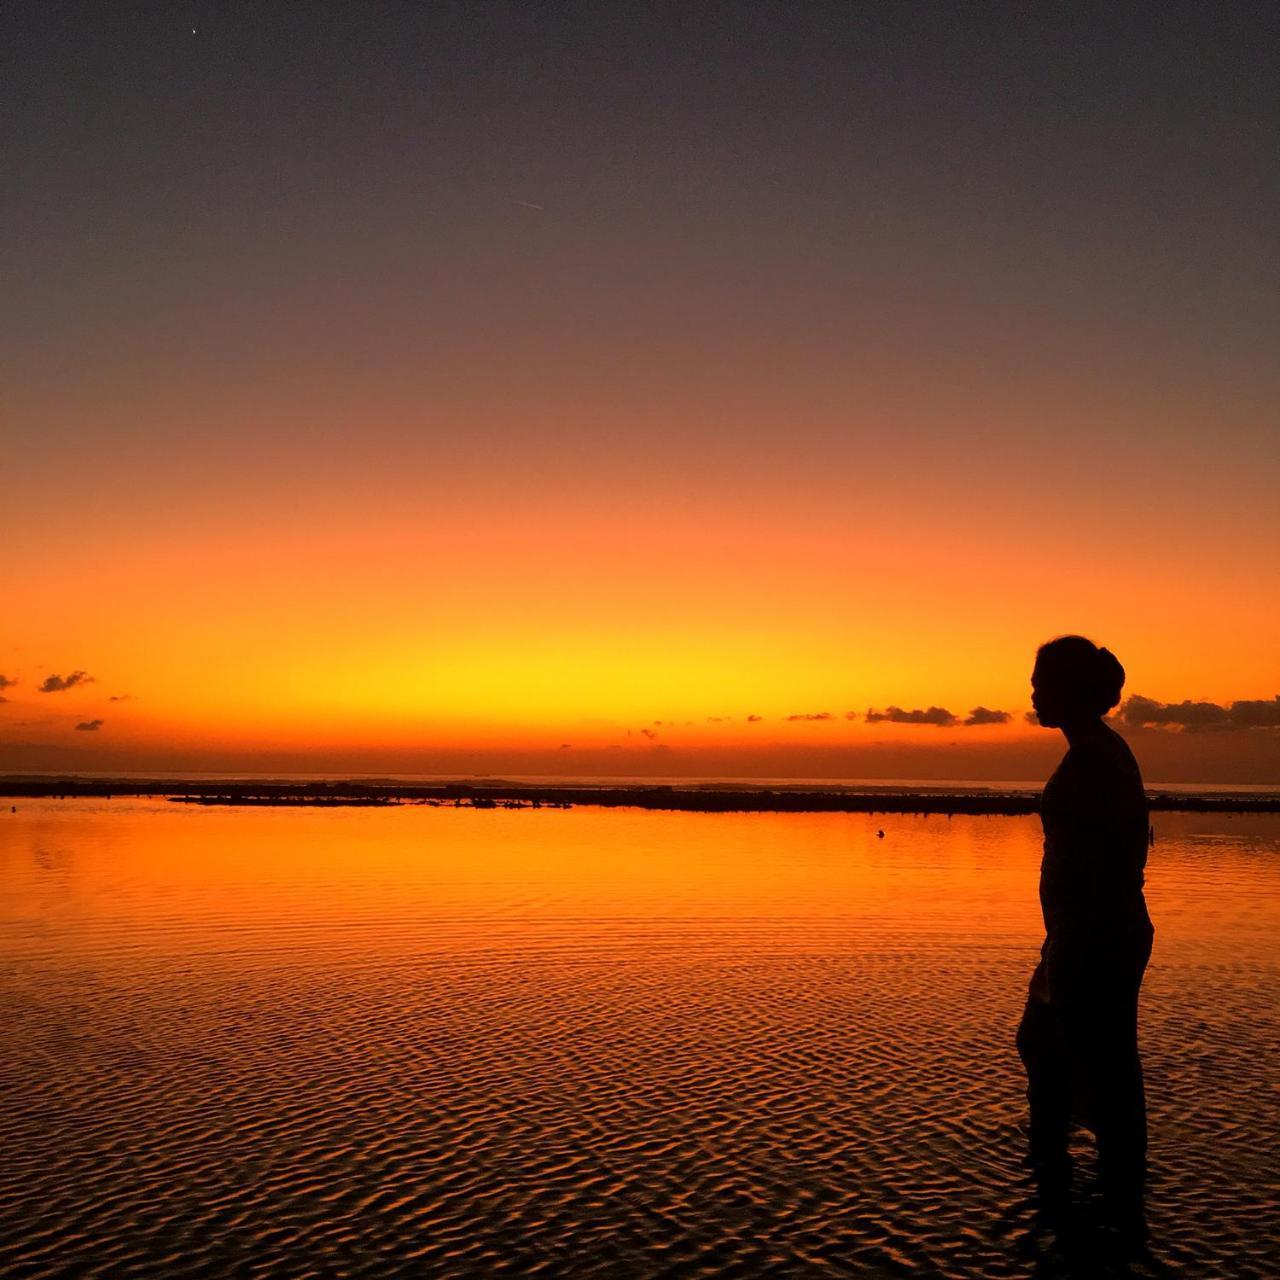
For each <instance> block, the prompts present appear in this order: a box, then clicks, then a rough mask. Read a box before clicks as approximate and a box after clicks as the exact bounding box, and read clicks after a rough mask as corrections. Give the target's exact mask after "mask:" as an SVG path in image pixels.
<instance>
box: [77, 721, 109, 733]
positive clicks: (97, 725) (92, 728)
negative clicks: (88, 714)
mask: <svg viewBox="0 0 1280 1280" xmlns="http://www.w3.org/2000/svg"><path fill="white" fill-rule="evenodd" d="M104 724H106V721H105V720H81V721H80V723H79V724H78V725H76V728H77V729H79V730H80V732H81V733H96V732H97V731H98V730H99V729H101V728H102V726H103V725H104Z"/></svg>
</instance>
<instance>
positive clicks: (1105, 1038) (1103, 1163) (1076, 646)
mask: <svg viewBox="0 0 1280 1280" xmlns="http://www.w3.org/2000/svg"><path fill="white" fill-rule="evenodd" d="M1123 685H1124V668H1123V667H1122V666H1121V665H1120V663H1119V662H1118V661H1117V659H1116V658H1115V656H1114V655H1113V654H1112V653H1111V652H1110V651H1109V650H1107V649H1099V648H1098V647H1097V646H1095V645H1094V644H1093V642H1092V641H1089V640H1086V639H1084V637H1083V636H1062V637H1060V638H1059V639H1057V640H1051V641H1050V642H1049V643H1048V644H1045V645H1042V646H1041V647H1040V650H1039V652H1038V653H1037V654H1036V662H1035V670H1034V671H1033V672H1032V676H1031V686H1032V699H1031V701H1032V705H1033V706H1034V708H1035V711H1036V715H1037V717H1038V718H1039V721H1040V723H1041V724H1042V725H1044V726H1045V727H1046V728H1050V729H1061V730H1062V732H1063V734H1064V735H1065V736H1066V739H1067V744H1068V747H1067V753H1066V755H1065V756H1063V758H1062V762H1061V764H1059V765H1058V768H1057V769H1056V770H1055V771H1054V774H1053V776H1052V777H1051V778H1050V779H1049V781H1048V783H1047V784H1046V785H1045V789H1044V796H1043V799H1042V801H1041V817H1042V821H1043V824H1044V859H1043V861H1042V863H1041V866H1040V905H1041V909H1042V910H1043V913H1044V926H1045V940H1044V946H1043V948H1042V949H1041V959H1040V963H1039V965H1037V967H1036V970H1035V973H1034V974H1033V975H1032V977H1031V984H1030V990H1029V992H1028V997H1027V1006H1026V1010H1025V1012H1024V1013H1023V1015H1022V1022H1021V1025H1020V1026H1019V1027H1018V1052H1019V1054H1020V1055H1021V1057H1022V1061H1023V1064H1024V1066H1025V1067H1026V1070H1027V1100H1028V1101H1029V1102H1030V1104H1031V1160H1032V1164H1033V1166H1034V1167H1035V1169H1036V1173H1037V1176H1038V1180H1039V1183H1040V1186H1041V1190H1042V1192H1043V1193H1044V1195H1045V1197H1046V1199H1047V1200H1049V1201H1051V1202H1057V1203H1059V1204H1060V1203H1061V1200H1060V1197H1063V1196H1065V1193H1066V1190H1067V1187H1068V1185H1069V1182H1070V1177H1071V1162H1070V1158H1069V1156H1068V1154H1067V1137H1068V1132H1069V1129H1070V1126H1071V1123H1072V1121H1073V1119H1079V1120H1081V1121H1083V1123H1085V1124H1086V1125H1087V1126H1088V1127H1089V1128H1091V1129H1092V1130H1093V1131H1094V1134H1095V1136H1096V1138H1097V1144H1098V1178H1099V1184H1100V1190H1101V1191H1102V1196H1103V1205H1104V1208H1105V1209H1106V1210H1107V1212H1108V1216H1109V1217H1110V1218H1111V1219H1112V1220H1113V1221H1114V1222H1115V1223H1116V1224H1117V1225H1119V1226H1121V1227H1123V1228H1125V1229H1127V1230H1132V1231H1140V1230H1141V1228H1142V1194H1143V1182H1144V1179H1145V1176H1146V1152H1147V1116H1146V1102H1145V1099H1144V1096H1143V1088H1142V1062H1141V1059H1140V1058H1139V1056H1138V990H1139V988H1140V987H1141V985H1142V975H1143V971H1144V970H1145V969H1146V965H1147V960H1148V958H1149V957H1150V955H1151V940H1152V936H1153V930H1152V927H1151V920H1150V917H1149V916H1148V915H1147V904H1146V901H1145V899H1144V898H1143V895H1142V883H1143V869H1144V867H1145V865H1146V859H1147V835H1148V820H1147V801H1146V794H1145V792H1144V790H1143V786H1142V775H1141V774H1140V773H1139V771H1138V765H1137V762H1136V761H1135V760H1134V758H1133V753H1132V752H1131V751H1130V750H1129V747H1128V745H1127V744H1126V742H1125V740H1124V739H1123V738H1122V737H1120V735H1119V734H1118V733H1116V732H1115V731H1114V730H1113V729H1111V728H1110V727H1108V726H1107V725H1106V724H1105V723H1103V717H1104V716H1105V715H1106V713H1107V712H1108V711H1110V710H1111V708H1112V707H1114V706H1115V705H1116V704H1117V703H1118V702H1119V701H1120V690H1121V688H1122V687H1123Z"/></svg>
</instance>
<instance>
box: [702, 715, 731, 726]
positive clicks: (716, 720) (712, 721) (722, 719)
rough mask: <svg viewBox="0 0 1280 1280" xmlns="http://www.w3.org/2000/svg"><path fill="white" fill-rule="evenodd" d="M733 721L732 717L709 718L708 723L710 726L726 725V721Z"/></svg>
mask: <svg viewBox="0 0 1280 1280" xmlns="http://www.w3.org/2000/svg"><path fill="white" fill-rule="evenodd" d="M732 719H733V717H732V716H708V717H707V723H708V724H724V722H725V721H726V720H732Z"/></svg>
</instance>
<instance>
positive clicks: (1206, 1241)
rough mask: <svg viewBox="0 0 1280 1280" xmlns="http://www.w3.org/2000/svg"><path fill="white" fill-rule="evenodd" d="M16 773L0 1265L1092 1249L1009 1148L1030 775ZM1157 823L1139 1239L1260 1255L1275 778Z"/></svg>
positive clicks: (569, 1262)
mask: <svg viewBox="0 0 1280 1280" xmlns="http://www.w3.org/2000/svg"><path fill="white" fill-rule="evenodd" d="M16 803H17V812H16V813H10V812H9V811H8V809H9V806H8V803H6V804H5V805H4V811H3V812H2V813H0V1036H2V1037H3V1047H4V1055H3V1061H2V1062H0V1096H3V1099H4V1104H3V1109H2V1110H0V1272H3V1273H4V1274H15V1275H16V1274H21V1275H31V1276H46V1275H48V1276H53V1275H77V1276H79V1275H86V1276H87V1275H104V1276H106V1275H110V1276H127V1275H139V1276H143V1275H145V1276H174V1277H178V1276H188V1275H191V1276H206V1275H207V1276H224V1275H233V1274H246V1275H249V1274H262V1275H270V1276H294V1275H298V1276H301V1275H356V1274H366V1275H378V1276H383V1275H394V1274H398V1273H403V1274H406V1275H454V1274H456V1275H466V1276H477V1277H479V1276H490V1275H500V1274H504V1273H508V1274H545V1275H581V1276H596V1275H599V1276H645V1277H648V1276H664V1275H671V1276H702V1275H706V1276H730V1275H740V1276H760V1275H781V1276H792V1275H805V1276H808V1275H812V1276H824V1275H833V1276H834V1275H880V1274H883V1275H914V1276H944V1277H945V1276H993V1277H998V1276H1024V1275H1025V1276H1030V1275H1036V1276H1052V1275H1060V1274H1061V1275H1066V1274H1077V1273H1078V1274H1094V1275H1096V1274H1100V1271H1099V1266H1100V1264H1098V1263H1097V1261H1096V1259H1095V1260H1092V1261H1088V1262H1081V1260H1080V1258H1079V1257H1077V1256H1072V1255H1070V1254H1064V1253H1063V1251H1062V1247H1061V1242H1060V1241H1055V1240H1054V1238H1053V1237H1052V1236H1050V1235H1048V1234H1046V1233H1045V1232H1044V1231H1041V1230H1037V1229H1036V1227H1035V1223H1034V1220H1033V1210H1034V1201H1033V1199H1032V1195H1031V1190H1030V1186H1029V1184H1028V1182H1027V1181H1026V1178H1025V1174H1024V1171H1023V1169H1022V1165H1021V1155H1022V1136H1021V1134H1020V1131H1019V1125H1020V1123H1021V1122H1022V1120H1023V1115H1024V1109H1025V1104H1024V1101H1023V1098H1022V1092H1021V1091H1022V1081H1021V1074H1020V1067H1019V1063H1018V1060H1017V1056H1016V1054H1015V1052H1014V1050H1013V1046H1012V1036H1013V1029H1014V1026H1015V1024H1016V1022H1017V1018H1018V1015H1019V1013H1020V1010H1021V1005H1022V1000H1023V995H1024V991H1025V984H1026V979H1027V976H1028V974H1029V972H1030V969H1031V967H1032V965H1033V963H1034V960H1035V956H1036V952H1037V948H1038V946H1039V942H1040V922H1039V917H1038V913H1037V906H1036V899H1035V878H1036V869H1037V864H1038V858H1039V830H1038V823H1037V821H1036V820H1035V819H1034V818H953V819H951V820H950V821H948V820H947V819H946V818H943V817H931V818H911V819H906V818H900V817H892V818H888V817H877V816H874V815H861V814H820V815H803V814H785V815H781V814H779V815H775V814H697V813H652V812H639V811H629V810H593V809H574V810H570V811H561V810H539V811H504V810H498V811H483V810H481V811H477V810H472V809H456V810H455V809H448V808H441V809H437V808H429V807H410V808H401V809H389V810H382V809H375V810H336V811H328V812H306V811H299V810H289V809H267V810H243V809H191V808H187V807H185V806H179V805H172V804H167V803H165V802H163V801H146V800H138V801H133V800H126V801H121V800H112V801H104V802H96V801H63V802H42V801H31V800H19V801H17V802H16ZM879 829H883V830H884V832H885V835H884V838H883V839H880V838H878V836H877V834H876V833H877V831H878V830H879ZM1157 834H1158V841H1157V844H1156V846H1155V848H1154V850H1153V851H1152V856H1151V862H1150V866H1149V875H1148V901H1149V902H1150V905H1151V913H1152V916H1153V918H1154V919H1155V922H1156V929H1157V937H1156V950H1155V954H1154V957H1153V960H1152V964H1151V968H1150V969H1149V971H1148V977H1147V983H1146V986H1145V988H1144V996H1143V1020H1142V1042H1143V1052H1144V1058H1145V1063H1146V1071H1147V1091H1148V1101H1149V1114H1150V1122H1151V1130H1152V1175H1151V1181H1150V1188H1149V1199H1150V1212H1149V1219H1150V1225H1151V1231H1152V1241H1151V1257H1150V1258H1148V1259H1147V1260H1146V1261H1145V1262H1143V1263H1141V1264H1140V1265H1137V1266H1136V1267H1135V1269H1134V1271H1133V1273H1134V1274H1141V1275H1147V1274H1158V1273H1159V1271H1160V1268H1161V1267H1163V1268H1164V1269H1165V1274H1170V1273H1172V1274H1178V1275H1188V1276H1193V1275H1194V1276H1200V1275H1203V1276H1213V1275H1231V1276H1237V1275H1250V1274H1277V1270H1276V1264H1275V1259H1274V1258H1273V1257H1271V1256H1269V1254H1268V1249H1269V1248H1271V1247H1273V1246H1274V1241H1275V1225H1276V1208H1277V1191H1276V1182H1277V1171H1278V1170H1277V1157H1276V1154H1275V1152H1276V1150H1277V1147H1280V1107H1278V1106H1277V1101H1278V1095H1277V1087H1276V1075H1275V1071H1276V1068H1275V1063H1276V1061H1277V1049H1280V1016H1278V1015H1277V1007H1276V999H1275V991H1276V981H1277V976H1278V975H1277V969H1278V968H1280V965H1278V963H1277V960H1278V956H1280V944H1277V941H1276V939H1277V938H1278V937H1280V893H1278V892H1277V890H1280V818H1276V817H1269V818H1267V817H1262V818H1259V817H1243V816H1234V817H1233V816H1227V815H1210V816H1191V815H1177V814H1160V815H1157ZM1082 1154H1083V1156H1084V1164H1085V1165H1086V1166H1087V1163H1088V1156H1087V1151H1083V1150H1082ZM1116 1273H1117V1274H1122V1273H1123V1270H1122V1269H1118V1270H1117V1271H1116Z"/></svg>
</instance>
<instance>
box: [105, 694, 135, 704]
mask: <svg viewBox="0 0 1280 1280" xmlns="http://www.w3.org/2000/svg"><path fill="white" fill-rule="evenodd" d="M107 701H108V702H132V701H133V694H131V693H113V694H112V695H111V696H110V697H109V698H108V699H107Z"/></svg>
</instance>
